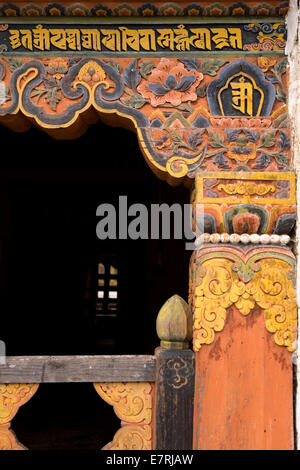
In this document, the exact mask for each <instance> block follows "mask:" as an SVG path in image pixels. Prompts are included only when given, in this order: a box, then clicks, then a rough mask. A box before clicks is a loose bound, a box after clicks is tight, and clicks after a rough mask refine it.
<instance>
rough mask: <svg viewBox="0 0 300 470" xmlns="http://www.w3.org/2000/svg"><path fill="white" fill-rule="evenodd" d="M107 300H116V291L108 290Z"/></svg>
mask: <svg viewBox="0 0 300 470" xmlns="http://www.w3.org/2000/svg"><path fill="white" fill-rule="evenodd" d="M108 298H109V299H117V298H118V292H117V291H116V290H110V291H109V293H108Z"/></svg>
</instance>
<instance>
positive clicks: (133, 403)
mask: <svg viewBox="0 0 300 470" xmlns="http://www.w3.org/2000/svg"><path fill="white" fill-rule="evenodd" d="M94 386H95V389H96V391H97V393H98V394H99V395H100V397H101V398H103V400H105V401H106V402H107V403H109V404H110V405H112V406H113V407H114V411H115V413H116V415H117V416H118V417H119V418H120V419H121V426H122V427H121V429H119V431H117V433H116V434H115V436H114V438H113V441H112V442H110V443H109V444H107V445H106V446H105V447H103V450H151V449H152V448H153V446H152V438H153V436H152V413H153V412H152V406H153V405H152V401H153V400H152V394H153V390H152V387H153V386H152V385H151V384H150V383H148V382H127V383H125V382H121V383H95V384H94Z"/></svg>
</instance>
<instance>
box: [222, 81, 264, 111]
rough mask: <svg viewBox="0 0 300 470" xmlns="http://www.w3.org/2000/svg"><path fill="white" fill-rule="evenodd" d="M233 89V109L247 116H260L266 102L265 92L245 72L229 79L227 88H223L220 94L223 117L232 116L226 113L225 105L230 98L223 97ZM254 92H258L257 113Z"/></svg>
mask: <svg viewBox="0 0 300 470" xmlns="http://www.w3.org/2000/svg"><path fill="white" fill-rule="evenodd" d="M230 88H231V94H232V101H231V105H232V108H234V109H236V110H237V111H240V112H241V114H243V115H247V116H254V115H255V116H259V115H260V113H261V109H262V106H263V102H264V92H263V91H262V90H261V89H260V88H259V87H258V86H257V85H256V83H255V80H254V79H253V78H252V77H251V76H250V75H248V74H246V73H244V72H239V73H237V74H235V75H233V76H231V77H229V78H228V80H227V82H226V84H225V86H223V87H222V88H221V89H220V91H219V93H218V102H219V105H220V110H221V114H222V116H230V114H229V113H228V111H227V112H226V113H225V111H224V103H225V101H226V100H227V99H228V96H222V94H223V92H226V90H228V89H230ZM254 91H256V92H258V94H257V96H256V99H257V105H258V106H257V111H256V110H255V111H254V110H253V104H254V103H253V102H254V98H255V96H254Z"/></svg>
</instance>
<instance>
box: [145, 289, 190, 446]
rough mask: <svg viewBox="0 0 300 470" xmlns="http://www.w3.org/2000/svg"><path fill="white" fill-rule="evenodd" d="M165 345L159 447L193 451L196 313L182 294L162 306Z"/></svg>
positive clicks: (160, 361) (160, 365)
mask: <svg viewBox="0 0 300 470" xmlns="http://www.w3.org/2000/svg"><path fill="white" fill-rule="evenodd" d="M156 328H157V334H158V336H159V338H160V340H161V343H160V344H161V346H160V347H159V348H157V349H156V351H155V356H156V365H157V367H156V380H155V382H156V383H155V436H154V449H156V450H189V449H192V446H193V410H194V382H195V380H194V371H195V360H194V352H193V351H191V350H190V349H188V347H189V341H190V340H191V338H192V315H191V311H190V309H189V306H188V305H187V303H186V302H185V301H184V300H183V299H182V298H181V297H179V296H178V295H174V296H173V297H171V298H170V299H169V300H168V301H167V302H166V303H165V304H164V305H163V307H162V308H161V310H160V312H159V314H158V317H157V322H156Z"/></svg>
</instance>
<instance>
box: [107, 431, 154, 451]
mask: <svg viewBox="0 0 300 470" xmlns="http://www.w3.org/2000/svg"><path fill="white" fill-rule="evenodd" d="M103 450H151V426H148V425H145V426H134V425H129V426H124V427H123V428H121V429H119V431H117V432H116V434H115V436H114V438H113V441H112V442H109V443H108V444H106V446H104V447H103Z"/></svg>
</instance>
